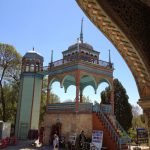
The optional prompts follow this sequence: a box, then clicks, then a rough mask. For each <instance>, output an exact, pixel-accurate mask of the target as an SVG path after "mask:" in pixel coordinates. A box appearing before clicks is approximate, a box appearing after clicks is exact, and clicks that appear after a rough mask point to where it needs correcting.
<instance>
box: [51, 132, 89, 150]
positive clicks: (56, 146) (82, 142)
mask: <svg viewBox="0 0 150 150" xmlns="http://www.w3.org/2000/svg"><path fill="white" fill-rule="evenodd" d="M85 141H86V137H85V135H84V131H83V130H82V131H81V133H80V135H79V147H80V149H84V148H85ZM58 149H59V137H58V135H57V134H56V133H55V134H54V139H53V150H58Z"/></svg>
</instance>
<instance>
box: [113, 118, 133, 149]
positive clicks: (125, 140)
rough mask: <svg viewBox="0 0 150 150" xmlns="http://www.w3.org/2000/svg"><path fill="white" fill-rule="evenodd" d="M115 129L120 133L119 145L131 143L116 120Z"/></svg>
mask: <svg viewBox="0 0 150 150" xmlns="http://www.w3.org/2000/svg"><path fill="white" fill-rule="evenodd" d="M116 128H117V129H119V132H120V144H126V143H129V146H130V143H131V138H130V137H129V136H128V134H127V133H126V131H125V130H124V129H123V127H122V126H121V125H120V124H119V122H118V121H117V120H116Z"/></svg>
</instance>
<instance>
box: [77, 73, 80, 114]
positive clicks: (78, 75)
mask: <svg viewBox="0 0 150 150" xmlns="http://www.w3.org/2000/svg"><path fill="white" fill-rule="evenodd" d="M79 91H80V71H76V112H78V105H79Z"/></svg>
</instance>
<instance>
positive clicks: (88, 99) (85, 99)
mask: <svg viewBox="0 0 150 150" xmlns="http://www.w3.org/2000/svg"><path fill="white" fill-rule="evenodd" d="M82 100H83V103H92V100H91V99H90V98H89V96H87V97H86V96H82Z"/></svg>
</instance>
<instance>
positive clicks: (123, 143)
mask: <svg viewBox="0 0 150 150" xmlns="http://www.w3.org/2000/svg"><path fill="white" fill-rule="evenodd" d="M93 120H94V121H96V122H94V124H93V129H94V130H98V129H99V130H103V131H104V140H103V141H104V146H106V147H107V148H108V150H129V149H130V143H131V139H130V138H129V136H128V135H127V133H126V132H125V130H124V129H123V128H122V127H121V125H120V124H119V123H118V121H117V120H115V125H114V123H112V121H111V119H110V118H109V115H108V116H107V115H106V114H104V113H103V111H102V110H101V109H100V106H99V105H98V104H96V105H94V106H93ZM118 131H119V132H118ZM128 146H129V148H128Z"/></svg>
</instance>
